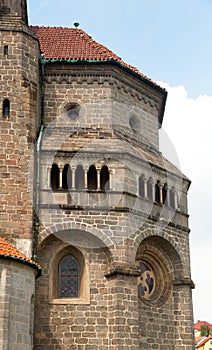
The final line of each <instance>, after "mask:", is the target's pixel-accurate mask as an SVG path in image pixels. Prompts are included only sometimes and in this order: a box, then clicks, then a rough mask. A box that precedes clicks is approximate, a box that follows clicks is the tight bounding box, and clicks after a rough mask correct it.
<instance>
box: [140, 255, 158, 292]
mask: <svg viewBox="0 0 212 350" xmlns="http://www.w3.org/2000/svg"><path fill="white" fill-rule="evenodd" d="M138 270H139V271H140V272H141V276H140V278H139V283H138V295H139V296H140V297H144V298H148V297H149V296H150V295H151V294H152V292H153V291H154V288H155V276H154V273H153V271H152V269H151V268H150V267H149V266H147V265H146V264H145V263H144V262H140V263H139V265H138Z"/></svg>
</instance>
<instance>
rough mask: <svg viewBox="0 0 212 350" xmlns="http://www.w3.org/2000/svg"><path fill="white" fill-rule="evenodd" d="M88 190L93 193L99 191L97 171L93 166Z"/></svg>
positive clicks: (89, 172) (89, 171)
mask: <svg viewBox="0 0 212 350" xmlns="http://www.w3.org/2000/svg"><path fill="white" fill-rule="evenodd" d="M87 178H88V189H89V190H91V191H95V190H96V189H97V171H96V167H95V166H94V165H91V166H90V168H89V170H88V174H87Z"/></svg>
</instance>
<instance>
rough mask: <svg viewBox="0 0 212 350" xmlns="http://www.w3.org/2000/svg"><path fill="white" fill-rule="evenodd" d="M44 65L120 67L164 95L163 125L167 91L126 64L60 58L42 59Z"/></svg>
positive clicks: (112, 60)
mask: <svg viewBox="0 0 212 350" xmlns="http://www.w3.org/2000/svg"><path fill="white" fill-rule="evenodd" d="M42 61H43V63H44V64H47V63H75V64H85V63H103V64H105V63H106V64H113V65H116V66H118V67H119V68H121V69H123V70H125V71H126V72H128V73H130V74H132V75H133V76H135V77H136V78H138V79H139V80H141V81H143V82H145V83H146V84H147V85H149V86H151V87H153V88H154V89H156V90H157V91H159V92H161V93H162V94H163V100H162V105H161V110H160V114H159V124H160V127H161V125H162V123H163V116H164V111H165V105H166V99H167V91H166V90H165V89H164V88H162V87H161V86H159V85H158V84H156V83H154V82H153V81H151V80H150V79H148V78H146V77H145V76H143V75H141V74H139V73H137V72H135V71H134V70H132V69H130V68H129V67H127V66H126V65H125V64H123V63H121V62H119V61H117V60H115V59H110V60H98V59H96V60H95V59H91V60H90V59H88V60H80V59H65V58H64V59H63V58H62V59H60V58H49V59H47V58H43V59H42Z"/></svg>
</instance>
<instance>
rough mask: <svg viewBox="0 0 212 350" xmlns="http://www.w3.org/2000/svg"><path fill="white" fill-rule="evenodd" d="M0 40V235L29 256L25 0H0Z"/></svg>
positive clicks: (33, 99) (35, 104)
mask: <svg viewBox="0 0 212 350" xmlns="http://www.w3.org/2000/svg"><path fill="white" fill-rule="evenodd" d="M0 40H1V53H0V61H1V62H0V65H1V80H0V92H1V94H0V96H1V101H0V103H1V109H0V140H1V141H0V142H1V177H0V188H1V196H0V205H1V215H0V234H1V236H2V237H5V238H9V239H10V241H11V242H13V243H15V244H16V246H17V247H18V248H21V250H22V251H23V252H24V253H25V254H26V255H27V256H29V257H31V256H32V241H33V232H32V229H33V204H32V195H31V193H32V182H33V181H31V182H30V180H29V177H30V166H31V165H30V164H31V163H33V149H34V147H33V145H34V142H35V138H36V136H37V131H38V115H39V48H38V40H37V39H35V37H34V36H33V34H32V33H31V31H30V30H29V28H28V17H27V4H26V0H1V1H0ZM31 175H32V176H34V175H33V174H31Z"/></svg>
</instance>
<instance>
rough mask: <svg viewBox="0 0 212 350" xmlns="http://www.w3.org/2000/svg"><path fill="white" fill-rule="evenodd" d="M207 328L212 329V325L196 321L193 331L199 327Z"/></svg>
mask: <svg viewBox="0 0 212 350" xmlns="http://www.w3.org/2000/svg"><path fill="white" fill-rule="evenodd" d="M205 325H206V326H208V328H209V329H212V324H210V323H208V322H207V321H200V320H198V321H197V322H196V323H194V329H196V330H200V328H201V326H205Z"/></svg>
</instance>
